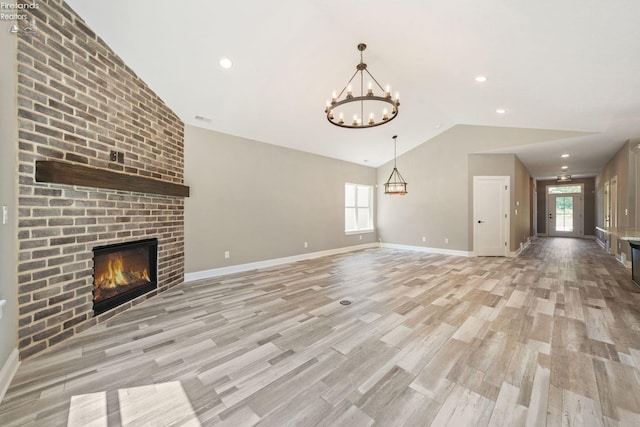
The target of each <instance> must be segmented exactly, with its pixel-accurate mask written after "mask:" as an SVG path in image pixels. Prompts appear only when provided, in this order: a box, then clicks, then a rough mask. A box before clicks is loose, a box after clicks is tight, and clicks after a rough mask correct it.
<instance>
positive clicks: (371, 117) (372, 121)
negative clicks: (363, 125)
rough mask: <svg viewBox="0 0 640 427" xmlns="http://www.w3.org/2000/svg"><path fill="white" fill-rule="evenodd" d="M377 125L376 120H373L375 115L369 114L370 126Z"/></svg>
mask: <svg viewBox="0 0 640 427" xmlns="http://www.w3.org/2000/svg"><path fill="white" fill-rule="evenodd" d="M374 123H375V120H374V119H373V113H371V114H369V124H370V125H372V124H374Z"/></svg>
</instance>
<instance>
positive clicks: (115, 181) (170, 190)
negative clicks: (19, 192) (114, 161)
mask: <svg viewBox="0 0 640 427" xmlns="http://www.w3.org/2000/svg"><path fill="white" fill-rule="evenodd" d="M36 181H37V182H49V183H55V184H67V185H79V186H82V187H95V188H108V189H111V190H123V191H132V192H136V193H148V194H162V195H164V196H176V197H189V187H187V186H185V185H180V184H175V183H172V182H166V181H160V180H158V179H153V178H146V177H142V176H137V175H129V174H126V173H122V172H114V171H110V170H105V169H97V168H93V167H90V166H84V165H80V164H77V163H69V162H62V161H59V160H37V161H36Z"/></svg>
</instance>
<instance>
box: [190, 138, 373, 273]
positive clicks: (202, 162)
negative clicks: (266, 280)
mask: <svg viewBox="0 0 640 427" xmlns="http://www.w3.org/2000/svg"><path fill="white" fill-rule="evenodd" d="M185 179H186V181H187V182H189V184H190V185H191V186H192V191H191V196H190V197H189V198H188V199H186V200H185V243H186V247H185V256H186V259H185V271H186V272H187V273H197V272H204V271H207V270H212V269H216V268H222V267H229V266H234V265H239V264H247V263H254V262H259V261H266V260H273V259H277V258H284V257H290V256H295V255H301V254H307V253H312V252H319V251H326V250H331V249H337V248H343V247H348V246H357V245H362V244H368V243H375V242H377V233H376V232H373V233H362V234H354V235H345V232H344V184H345V182H351V183H356V184H365V185H371V186H374V185H375V180H376V170H375V169H373V168H370V167H366V166H360V165H356V164H353V163H348V162H344V161H340V160H335V159H331V158H328V157H322V156H318V155H314V154H309V153H304V152H302V151H297V150H292V149H288V148H283V147H279V146H275V145H270V144H265V143H262V142H258V141H252V140H249V139H245V138H240V137H236V136H232V135H227V134H224V133H220V132H215V131H211V130H206V129H202V128H197V127H192V126H186V128H185ZM376 202H377V201H375V200H374V206H375V204H376ZM374 214H375V211H374ZM374 223H375V218H374ZM361 237H362V238H361ZM304 242H307V243H308V247H307V248H305V247H304ZM225 251H229V254H230V257H229V258H228V259H225V256H224V255H225Z"/></svg>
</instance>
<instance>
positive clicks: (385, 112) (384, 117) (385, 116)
mask: <svg viewBox="0 0 640 427" xmlns="http://www.w3.org/2000/svg"><path fill="white" fill-rule="evenodd" d="M382 120H389V111H388V110H387V109H386V108H385V109H384V110H382Z"/></svg>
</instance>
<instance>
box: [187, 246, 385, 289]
mask: <svg viewBox="0 0 640 427" xmlns="http://www.w3.org/2000/svg"><path fill="white" fill-rule="evenodd" d="M378 247H380V244H379V243H367V244H364V245H355V246H345V247H343V248H336V249H329V250H326V251H318V252H310V253H307V254H300V255H293V256H289V257H284V258H274V259H268V260H264V261H257V262H249V263H246V264H237V265H230V266H228V267H220V268H212V269H211V270H202V271H195V272H193V273H185V275H184V281H185V282H192V281H194V280H201V279H208V278H211V277H218V276H224V275H227V274H233V273H242V272H244V271H250V270H257V269H260V268H267V267H274V266H276V265H282V264H289V263H292V262H297V261H304V260H308V259H314V258H321V257H325V256H329V255H337V254H343V253H346V252H353V251H358V250H361V249H369V248H378Z"/></svg>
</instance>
